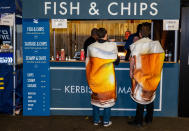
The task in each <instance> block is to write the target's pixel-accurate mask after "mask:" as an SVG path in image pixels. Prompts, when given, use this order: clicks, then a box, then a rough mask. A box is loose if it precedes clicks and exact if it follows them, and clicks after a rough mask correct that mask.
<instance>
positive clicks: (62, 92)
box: [51, 62, 179, 116]
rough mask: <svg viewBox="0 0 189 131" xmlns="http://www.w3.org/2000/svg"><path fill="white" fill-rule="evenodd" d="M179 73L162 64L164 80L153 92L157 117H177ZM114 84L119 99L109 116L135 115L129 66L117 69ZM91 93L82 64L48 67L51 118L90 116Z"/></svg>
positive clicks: (169, 65) (59, 64)
mask: <svg viewBox="0 0 189 131" xmlns="http://www.w3.org/2000/svg"><path fill="white" fill-rule="evenodd" d="M57 67H59V68H57ZM64 67H66V68H64ZM178 73H179V64H164V69H163V75H162V78H163V79H162V81H161V82H160V85H159V87H158V89H157V91H156V99H155V113H154V114H155V115H156V116H177V106H178V77H179V74H178ZM116 80H117V94H118V95H117V102H116V105H115V106H114V107H113V108H112V115H114V116H130V115H135V108H136V103H135V102H134V101H133V100H132V99H131V98H130V87H131V83H130V78H129V63H120V64H119V66H116ZM170 88H171V89H170ZM90 93H91V91H90V89H89V87H88V85H87V81H86V74H85V66H84V63H81V62H78V63H77V62H53V63H51V114H52V115H91V114H92V112H91V104H90ZM170 101H174V102H170Z"/></svg>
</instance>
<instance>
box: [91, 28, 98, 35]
mask: <svg viewBox="0 0 189 131" xmlns="http://www.w3.org/2000/svg"><path fill="white" fill-rule="evenodd" d="M97 33H98V29H97V28H93V29H92V30H91V36H94V35H97Z"/></svg>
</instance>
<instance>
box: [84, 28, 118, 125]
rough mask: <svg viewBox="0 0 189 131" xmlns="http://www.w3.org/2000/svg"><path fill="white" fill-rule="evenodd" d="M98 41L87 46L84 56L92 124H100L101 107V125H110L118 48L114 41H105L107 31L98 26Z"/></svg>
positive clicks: (114, 98) (114, 96)
mask: <svg viewBox="0 0 189 131" xmlns="http://www.w3.org/2000/svg"><path fill="white" fill-rule="evenodd" d="M97 35H98V41H97V42H95V43H93V44H91V45H90V46H88V49H87V51H88V53H87V58H86V76H87V82H88V85H89V87H90V89H91V90H92V94H91V104H92V106H93V122H94V125H98V124H100V122H101V120H100V111H99V108H103V109H104V112H103V125H104V126H105V127H107V126H110V125H111V124H112V122H111V121H110V116H111V107H112V106H113V105H114V104H115V101H116V79H115V70H114V62H115V61H116V59H117V55H118V50H117V45H116V43H114V42H108V41H107V31H106V29H104V28H100V29H99V30H98V32H97Z"/></svg>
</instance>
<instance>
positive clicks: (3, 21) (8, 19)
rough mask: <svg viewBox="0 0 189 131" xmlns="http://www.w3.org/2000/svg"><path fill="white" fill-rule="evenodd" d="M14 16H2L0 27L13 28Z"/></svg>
mask: <svg viewBox="0 0 189 131" xmlns="http://www.w3.org/2000/svg"><path fill="white" fill-rule="evenodd" d="M13 24H14V14H2V15H1V19H0V25H8V26H13Z"/></svg>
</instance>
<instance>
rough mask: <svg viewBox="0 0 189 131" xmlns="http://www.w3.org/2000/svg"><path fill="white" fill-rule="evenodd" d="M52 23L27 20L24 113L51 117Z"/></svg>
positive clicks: (24, 57)
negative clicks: (50, 49)
mask: <svg viewBox="0 0 189 131" xmlns="http://www.w3.org/2000/svg"><path fill="white" fill-rule="evenodd" d="M49 47H50V43H49V20H38V19H27V20H23V98H24V99H23V114H24V115H39V116H47V115H49V114H50V111H49V107H50V92H49V88H50V82H49V81H50V79H49V54H50V51H49Z"/></svg>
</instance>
